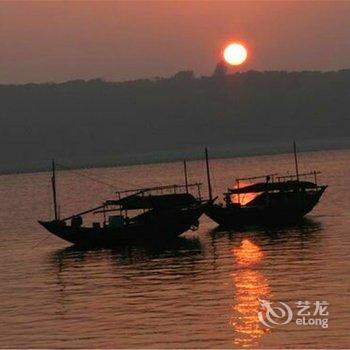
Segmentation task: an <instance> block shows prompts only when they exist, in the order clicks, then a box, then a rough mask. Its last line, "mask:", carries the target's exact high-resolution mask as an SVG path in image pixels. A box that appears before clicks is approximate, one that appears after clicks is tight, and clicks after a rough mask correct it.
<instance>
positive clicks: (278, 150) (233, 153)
mask: <svg viewBox="0 0 350 350" xmlns="http://www.w3.org/2000/svg"><path fill="white" fill-rule="evenodd" d="M316 143H317V145H316ZM208 147H209V152H210V157H211V159H229V158H249V157H257V156H270V155H280V154H290V153H292V150H291V143H285V142H283V143H279V144H274V145H271V146H269V147H267V146H266V145H245V147H243V148H241V149H240V150H237V148H235V147H234V146H233V145H223V146H213V147H210V146H208ZM337 150H339V151H341V150H350V138H349V139H343V140H325V141H324V142H323V144H322V145H320V144H319V141H315V140H307V141H305V140H304V141H300V142H298V152H300V153H305V152H324V151H337ZM176 154H178V155H176ZM203 155H204V146H203V148H202V149H198V148H194V149H192V150H176V151H169V152H163V153H162V152H159V151H158V152H149V153H146V154H138V155H134V156H130V159H129V160H127V159H122V158H120V159H119V160H118V158H116V159H115V160H114V161H109V162H108V161H107V160H106V161H102V162H101V161H100V162H99V161H98V160H97V159H94V160H95V162H94V161H91V160H90V161H84V160H80V161H77V160H74V159H73V160H68V159H56V161H57V163H58V164H62V165H63V166H64V167H65V169H63V168H60V166H58V170H60V171H61V170H62V171H63V170H67V171H69V170H81V169H98V168H111V167H131V166H138V165H147V164H150V165H151V164H161V163H176V162H180V161H183V160H184V159H186V160H188V161H198V160H201V159H203V158H204V156H203ZM142 158H144V159H143V160H142ZM33 163H34V162H33ZM35 163H36V165H34V164H33V165H32V166H27V167H25V168H22V169H18V168H17V169H16V168H12V169H11V168H10V169H9V170H8V171H6V170H3V171H0V176H2V175H14V174H31V173H41V172H47V171H49V170H50V166H51V159H48V160H47V162H45V163H46V165H44V162H40V164H38V162H35Z"/></svg>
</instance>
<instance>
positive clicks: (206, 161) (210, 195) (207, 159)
mask: <svg viewBox="0 0 350 350" xmlns="http://www.w3.org/2000/svg"><path fill="white" fill-rule="evenodd" d="M205 163H206V166H207V181H208V192H209V200H212V199H213V193H212V190H211V182H210V169H209V157H208V149H207V147H205Z"/></svg>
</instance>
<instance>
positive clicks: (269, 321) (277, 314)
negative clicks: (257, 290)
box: [258, 299, 293, 328]
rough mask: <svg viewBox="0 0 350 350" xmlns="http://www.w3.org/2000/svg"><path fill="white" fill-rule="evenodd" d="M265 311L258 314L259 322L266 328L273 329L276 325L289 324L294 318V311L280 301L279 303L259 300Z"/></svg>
mask: <svg viewBox="0 0 350 350" xmlns="http://www.w3.org/2000/svg"><path fill="white" fill-rule="evenodd" d="M259 302H260V305H261V307H262V309H263V311H259V312H258V317H259V321H260V322H261V323H262V324H263V325H264V326H266V327H269V328H273V327H274V326H276V325H283V324H287V323H289V322H290V321H291V320H292V318H293V311H292V309H291V308H290V306H289V305H287V304H286V303H283V302H282V301H279V302H277V303H273V305H272V302H270V301H269V300H263V299H259Z"/></svg>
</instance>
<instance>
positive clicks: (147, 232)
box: [39, 203, 209, 247]
mask: <svg viewBox="0 0 350 350" xmlns="http://www.w3.org/2000/svg"><path fill="white" fill-rule="evenodd" d="M208 205H209V203H204V204H200V205H197V206H194V207H190V208H177V209H173V210H167V211H165V212H160V213H157V214H156V215H155V216H154V218H153V219H152V220H148V221H147V222H136V223H130V224H129V225H124V226H122V227H112V226H105V227H83V226H80V227H72V226H70V225H65V224H64V223H62V222H59V221H39V223H40V224H41V225H42V226H43V227H45V228H46V229H47V230H48V231H49V232H51V233H53V234H54V235H55V236H57V237H59V238H61V239H63V240H65V241H68V242H70V243H73V244H75V245H79V246H90V247H92V246H113V245H117V244H123V243H132V242H142V241H154V240H162V239H165V240H166V239H172V238H175V237H177V236H180V235H181V234H182V233H184V232H185V231H187V230H189V229H191V227H192V226H197V225H198V219H199V217H200V216H201V215H202V214H203V213H204V211H205V210H206V208H207V206H208Z"/></svg>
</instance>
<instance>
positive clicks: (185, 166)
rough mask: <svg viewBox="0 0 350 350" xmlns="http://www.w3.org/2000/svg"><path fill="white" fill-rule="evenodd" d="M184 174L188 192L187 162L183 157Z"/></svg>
mask: <svg viewBox="0 0 350 350" xmlns="http://www.w3.org/2000/svg"><path fill="white" fill-rule="evenodd" d="M184 174H185V186H186V193H188V179H187V164H186V160H185V159H184Z"/></svg>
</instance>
